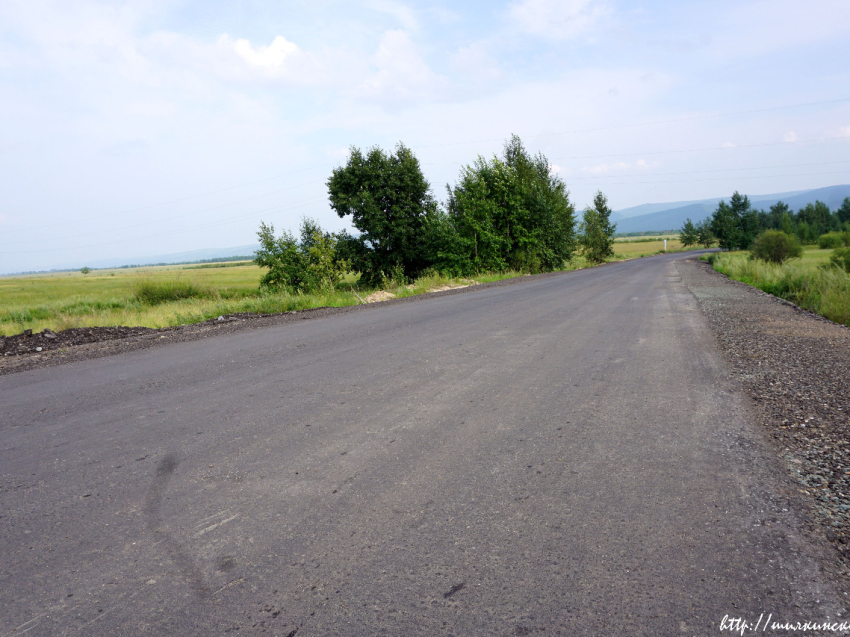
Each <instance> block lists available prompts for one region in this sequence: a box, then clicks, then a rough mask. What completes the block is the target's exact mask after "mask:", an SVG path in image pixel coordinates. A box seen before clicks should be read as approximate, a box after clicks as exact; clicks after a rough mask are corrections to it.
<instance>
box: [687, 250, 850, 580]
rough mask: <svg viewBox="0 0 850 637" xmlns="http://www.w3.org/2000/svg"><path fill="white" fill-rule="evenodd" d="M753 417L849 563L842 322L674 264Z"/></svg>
mask: <svg viewBox="0 0 850 637" xmlns="http://www.w3.org/2000/svg"><path fill="white" fill-rule="evenodd" d="M677 265H678V267H679V270H680V272H681V273H682V275H683V280H684V281H685V282H686V283H687V284H688V287H689V288H690V290H691V292H693V293H694V294H695V295H696V297H697V298H698V299H699V301H700V305H701V307H702V309H703V311H704V312H705V314H706V316H707V317H708V319H709V321H710V323H711V326H712V327H713V329H714V331H715V332H716V334H717V338H718V341H719V343H720V345H721V347H722V349H723V351H724V352H725V354H726V356H727V358H728V360H729V361H730V362H731V364H732V366H733V369H734V374H735V375H736V376H737V377H738V378H739V379H740V380H741V381H742V383H743V385H744V387H745V388H746V390H747V391H748V392H749V394H750V396H751V397H752V399H753V405H754V412H755V416H756V417H757V418H758V420H759V421H760V423H761V424H762V425H763V426H764V427H765V428H766V429H767V431H768V432H769V435H770V436H771V437H772V438H773V440H774V441H775V443H776V444H777V447H778V448H777V451H778V452H779V454H780V455H781V456H782V457H783V458H784V459H785V460H786V461H787V465H788V468H789V471H790V472H791V473H792V475H793V476H794V477H795V479H796V480H797V481H798V482H799V484H800V490H801V491H802V492H803V493H805V494H807V495H808V496H810V497H811V502H812V505H813V510H814V511H815V516H816V517H817V521H818V522H819V523H820V525H821V526H822V528H823V530H824V532H825V534H826V537H827V539H828V540H830V541H831V542H833V543H834V544H835V546H836V548H837V549H838V550H839V553H840V555H841V556H842V561H843V562H844V566H845V567H848V566H850V514H848V512H850V440H848V434H849V433H850V328H847V327H844V326H841V325H837V324H835V323H832V322H831V321H828V320H826V319H823V318H821V317H819V316H817V315H815V314H812V313H811V312H808V311H806V310H802V309H800V308H798V307H797V306H795V305H793V304H791V303H788V302H787V301H783V300H781V299H777V298H776V297H774V296H771V295H769V294H765V293H764V292H761V291H760V290H757V289H755V288H752V287H750V286H748V285H745V284H743V283H739V282H737V281H732V280H730V279H728V278H727V277H726V276H724V275H721V274H718V273H716V272H714V271H713V270H712V269H711V267H710V266H709V265H708V264H706V263H702V262H696V264H695V262H694V261H689V262H679V264H677Z"/></svg>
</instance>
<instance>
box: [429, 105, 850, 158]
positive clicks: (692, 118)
mask: <svg viewBox="0 0 850 637" xmlns="http://www.w3.org/2000/svg"><path fill="white" fill-rule="evenodd" d="M841 102H850V97H842V98H839V99H834V100H823V101H820V102H805V103H802V104H789V105H786V106H769V107H766V108H754V109H750V110H746V111H727V112H725V113H712V114H709V115H693V116H690V117H677V118H672V119H660V120H655V121H651V122H636V123H634V124H620V125H619V126H602V127H598V128H578V129H575V130H571V131H560V132H554V133H539V134H537V135H526V138H535V137H554V136H556V135H575V134H577V133H595V132H602V131H609V130H622V129H624V128H638V127H640V126H657V125H658V124H672V123H678V122H690V121H695V120H700V119H711V118H714V117H733V116H735V115H750V114H753V113H765V112H767V111H778V110H784V109H790V108H803V107H806V106H822V105H824V104H837V103H841ZM493 141H501V138H499V139H496V138H490V139H478V140H475V141H464V142H451V143H448V144H431V145H426V146H417V147H416V148H443V147H446V146H461V145H464V144H478V143H485V142H493Z"/></svg>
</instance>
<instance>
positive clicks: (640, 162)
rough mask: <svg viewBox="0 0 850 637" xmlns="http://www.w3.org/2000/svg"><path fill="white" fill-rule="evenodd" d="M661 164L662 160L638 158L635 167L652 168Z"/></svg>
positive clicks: (641, 168) (639, 168)
mask: <svg viewBox="0 0 850 637" xmlns="http://www.w3.org/2000/svg"><path fill="white" fill-rule="evenodd" d="M660 165H661V162H657V161H646V160H645V159H638V160H637V161H636V162H635V168H637V169H638V170H651V169H652V168H657V167H658V166H660Z"/></svg>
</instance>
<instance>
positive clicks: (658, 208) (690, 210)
mask: <svg viewBox="0 0 850 637" xmlns="http://www.w3.org/2000/svg"><path fill="white" fill-rule="evenodd" d="M845 197H850V185H844V186H828V187H826V188H815V189H813V190H797V191H794V192H783V193H774V194H771V195H754V196H750V197H749V199H750V202H751V203H752V205H753V208H760V209H764V210H767V209H768V208H770V206H772V205H773V204H775V203H776V202H777V201H784V202H785V203H787V204H788V206H789V207H790V208H791V209H792V210H794V211H797V210H799V209H800V208H803V207H805V206H806V204H809V203H814V202H815V201H822V202H824V203H825V204H826V205H827V206H829V208H830V210H835V209H836V208H839V207H840V206H841V202H842V201H844V198H845ZM724 199H725V200H728V199H729V197H716V198H714V199H699V200H696V201H674V202H670V203H648V204H643V205H640V206H633V207H631V208H624V209H623V210H617V211H615V212H614V214H613V215H611V219H612V221H616V222H617V232H647V231H661V230H678V229H679V228H681V227H682V224H684V223H685V220H686V219H688V218H690V220H691V221H693V222H694V223H697V222H699V221H702V220H703V219H705V218H706V217H710V216H711V213H712V212H714V210H715V209H716V208H717V204H718V203H720V201H722V200H724Z"/></svg>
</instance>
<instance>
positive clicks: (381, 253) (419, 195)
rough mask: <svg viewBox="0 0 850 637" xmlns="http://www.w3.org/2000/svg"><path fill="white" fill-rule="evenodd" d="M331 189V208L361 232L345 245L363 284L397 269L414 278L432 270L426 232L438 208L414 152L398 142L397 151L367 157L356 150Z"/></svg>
mask: <svg viewBox="0 0 850 637" xmlns="http://www.w3.org/2000/svg"><path fill="white" fill-rule="evenodd" d="M327 186H328V193H329V196H330V203H331V207H332V208H333V209H334V210H335V211H336V213H337V214H338V215H339V216H340V218H345V217H348V216H350V217H351V219H352V223H353V225H354V227H355V228H357V229H358V230H359V231H360V236H359V237H354V238H352V237H345V238H344V241H345V251H346V253H347V255H348V256H349V257H350V259H351V266H352V267H353V268H354V269H355V270H357V271H359V272H360V273H361V278H363V279H364V282H365V283H367V284H375V283H379V282H380V281H381V280H382V279H383V278H385V277H387V276H389V275H390V273H392V272H394V271H401V272H402V273H403V275H404V276H405V277H408V278H412V277H415V276H417V275H418V274H420V273H421V272H422V271H423V270H424V269H425V268H426V267H428V265H429V263H428V260H427V256H426V251H425V245H426V244H425V238H424V232H423V229H424V226H425V223H426V218H427V216H428V215H430V214H434V213H435V212H436V209H437V204H436V202H435V201H434V198H433V196H432V195H431V187H430V185H429V184H428V181H427V180H426V179H425V176H424V175H423V174H422V170H421V169H420V167H419V160H418V159H416V157H415V156H414V155H413V152H412V151H411V150H410V149H408V148H407V147H405V146H404V145H403V144H401V143H399V144H398V145H397V146H396V149H395V152H394V153H386V152H384V151H383V150H381V149H380V148H378V147H373V148H371V149H369V150H368V152H367V153H366V154H365V155H364V154H363V153H362V152H361V151H360V150H359V149H358V148H356V147H353V146H352V148H351V152H350V155H349V158H348V162H347V164H346V165H345V166H344V167H340V168H336V169H334V171H333V174H332V175H331V177H330V178H329V179H328V182H327Z"/></svg>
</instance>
